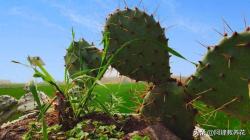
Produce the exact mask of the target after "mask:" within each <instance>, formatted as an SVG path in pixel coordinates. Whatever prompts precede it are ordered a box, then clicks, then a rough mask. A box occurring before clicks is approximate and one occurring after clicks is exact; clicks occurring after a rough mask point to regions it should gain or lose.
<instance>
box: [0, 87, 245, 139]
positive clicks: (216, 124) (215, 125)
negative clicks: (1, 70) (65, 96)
mask: <svg viewBox="0 0 250 140" xmlns="http://www.w3.org/2000/svg"><path fill="white" fill-rule="evenodd" d="M106 86H107V89H106V88H104V87H103V86H97V87H96V88H95V89H94V92H96V93H97V94H98V97H97V98H98V99H99V100H100V101H102V102H105V101H110V98H109V97H110V94H115V95H116V96H118V97H121V98H122V99H123V101H124V102H123V103H122V104H121V106H120V107H119V109H118V110H119V112H122V113H131V112H134V111H135V109H136V108H138V104H137V103H136V102H138V98H136V97H138V96H140V95H141V94H142V93H143V92H145V87H146V85H145V84H143V83H136V84H135V83H124V84H107V85H106ZM23 87H24V84H11V85H0V95H4V94H7V95H12V96H14V97H16V98H20V96H22V95H23V94H24V90H23ZM38 90H41V91H43V92H45V93H46V94H47V95H48V96H50V97H52V96H53V95H54V92H55V90H54V89H53V88H52V87H50V86H49V85H46V84H40V85H38ZM141 101H142V99H140V98H139V102H141ZM200 106H203V105H202V104H200ZM197 121H198V122H199V123H200V124H201V126H202V127H203V128H205V129H206V130H215V129H220V130H223V129H228V128H229V129H230V130H240V129H245V132H246V133H247V134H248V136H241V137H240V138H239V139H240V140H245V139H246V140H247V139H249V131H250V128H249V126H250V123H249V122H245V124H244V126H242V124H241V123H240V121H239V120H238V119H236V118H231V117H228V116H226V115H225V114H224V113H221V112H218V113H217V115H216V116H214V115H213V116H212V117H211V118H210V119H209V117H204V118H203V117H201V116H197ZM213 138H214V139H218V140H221V139H228V140H234V139H237V136H214V137H213Z"/></svg>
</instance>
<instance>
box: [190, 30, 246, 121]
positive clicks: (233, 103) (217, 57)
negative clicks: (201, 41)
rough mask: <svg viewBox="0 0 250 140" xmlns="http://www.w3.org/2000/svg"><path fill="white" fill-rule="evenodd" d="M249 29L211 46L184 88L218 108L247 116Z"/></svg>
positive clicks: (235, 114)
mask: <svg viewBox="0 0 250 140" xmlns="http://www.w3.org/2000/svg"><path fill="white" fill-rule="evenodd" d="M249 79H250V32H249V31H246V32H242V33H236V32H235V33H234V34H233V35H232V36H231V37H229V38H227V37H225V38H224V39H223V40H222V41H221V42H220V43H219V44H218V45H216V46H214V47H210V48H209V50H208V52H207V54H206V55H205V57H204V58H203V60H202V61H200V64H199V65H198V67H197V71H196V73H195V74H194V75H193V76H191V77H190V78H189V80H188V81H187V90H188V92H189V94H191V95H192V96H193V97H194V98H196V99H200V100H201V101H203V102H205V103H206V104H208V105H211V106H213V107H214V108H216V109H217V110H221V111H224V112H226V113H228V114H230V115H232V116H235V117H238V118H239V119H241V120H250V98H249V96H250V94H249V93H250V82H249Z"/></svg>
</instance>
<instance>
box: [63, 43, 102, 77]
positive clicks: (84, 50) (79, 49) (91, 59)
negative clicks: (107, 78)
mask: <svg viewBox="0 0 250 140" xmlns="http://www.w3.org/2000/svg"><path fill="white" fill-rule="evenodd" d="M64 58H65V65H66V69H67V71H68V73H69V75H70V76H71V77H72V76H73V75H75V74H77V73H78V72H81V71H82V72H83V71H85V72H87V74H88V75H90V76H94V77H95V76H96V75H97V72H98V69H96V68H98V67H99V66H100V65H101V52H100V51H99V50H98V49H97V48H96V47H94V46H93V45H90V44H89V43H88V42H86V41H85V40H84V39H80V40H79V41H74V40H73V41H72V43H71V44H70V47H69V48H68V49H67V54H66V56H65V57H64ZM93 69H94V70H93Z"/></svg>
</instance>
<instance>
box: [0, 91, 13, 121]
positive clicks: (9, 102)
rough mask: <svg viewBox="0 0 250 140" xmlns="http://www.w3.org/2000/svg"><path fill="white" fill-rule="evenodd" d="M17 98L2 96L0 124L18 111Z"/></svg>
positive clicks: (0, 101) (0, 100) (0, 97)
mask: <svg viewBox="0 0 250 140" xmlns="http://www.w3.org/2000/svg"><path fill="white" fill-rule="evenodd" d="M16 107H17V100H16V99H15V98H14V97H11V96H8V95H1V96H0V125H1V124H2V123H4V122H5V121H7V120H8V118H9V117H10V116H11V115H13V114H15V113H16Z"/></svg>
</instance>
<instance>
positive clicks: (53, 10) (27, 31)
mask: <svg viewBox="0 0 250 140" xmlns="http://www.w3.org/2000/svg"><path fill="white" fill-rule="evenodd" d="M139 3H140V0H126V4H127V5H128V6H129V7H131V8H132V7H135V6H138V5H139ZM249 5H250V0H239V1H237V2H236V1H235V0H202V1H198V0H142V3H141V4H140V5H139V8H140V9H144V10H146V11H147V12H148V13H154V14H155V18H156V20H159V21H160V23H161V25H162V26H163V27H166V28H167V27H170V28H169V29H168V30H166V36H167V37H168V38H169V46H170V47H172V48H174V49H175V50H177V51H178V52H180V53H181V54H182V55H184V56H185V57H186V58H188V59H189V60H191V61H194V62H197V61H198V60H200V59H201V58H202V56H203V55H204V54H205V52H206V49H205V48H203V47H201V45H199V44H198V43H197V41H200V42H202V43H203V44H205V45H215V44H216V43H217V42H218V41H219V40H220V39H221V36H220V35H219V34H218V33H216V32H215V31H214V29H217V30H218V31H220V32H222V33H223V32H224V27H225V25H223V22H222V18H224V19H225V20H226V21H227V22H228V23H229V24H230V26H231V28H232V29H233V30H236V31H242V30H243V29H244V27H245V24H244V17H245V18H246V21H247V23H248V25H249V23H250V8H249ZM124 6H125V4H124V1H123V0H60V1H59V0H57V1H56V0H35V1H31V0H8V1H6V0H0V48H1V51H0V68H1V70H0V79H5V80H11V81H13V82H27V81H29V80H31V79H32V70H30V69H28V68H26V67H23V66H20V65H16V64H13V63H11V62H10V61H11V60H17V61H21V62H26V57H27V56H28V55H31V56H40V57H42V59H43V60H44V61H45V63H46V68H47V69H48V71H49V72H50V73H51V74H52V75H53V76H54V77H55V79H57V80H63V74H64V60H63V56H64V55H65V53H66V51H65V49H66V48H67V47H68V45H69V44H70V41H71V28H72V27H73V28H74V30H75V32H76V38H80V37H84V38H85V39H86V40H87V41H89V42H94V43H95V44H99V43H100V41H101V31H102V29H103V25H104V23H105V17H106V16H107V15H108V14H109V13H110V12H112V11H114V10H115V9H116V8H119V7H120V8H123V7H124ZM225 30H228V29H227V28H226V29H225ZM228 31H229V30H228ZM99 47H101V46H99ZM152 59H153V58H152ZM170 64H171V66H172V72H173V73H174V74H175V75H180V74H181V75H184V76H187V75H190V74H192V73H193V72H194V71H195V67H194V66H193V65H192V64H190V63H189V62H186V61H184V60H181V59H179V58H176V57H172V58H171V62H170Z"/></svg>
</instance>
